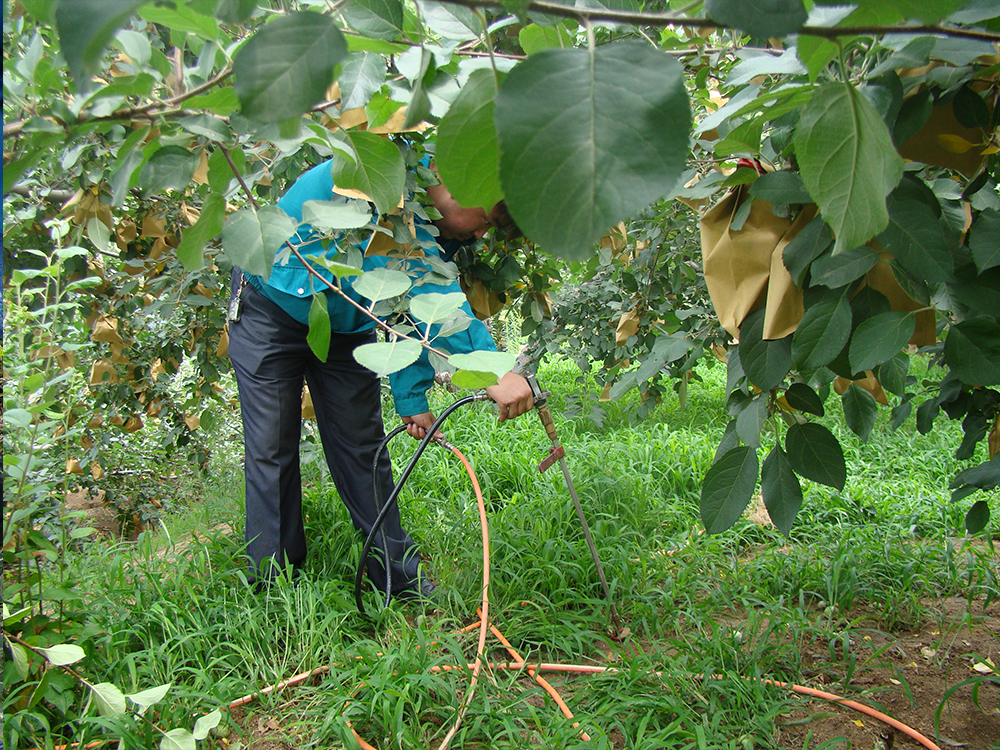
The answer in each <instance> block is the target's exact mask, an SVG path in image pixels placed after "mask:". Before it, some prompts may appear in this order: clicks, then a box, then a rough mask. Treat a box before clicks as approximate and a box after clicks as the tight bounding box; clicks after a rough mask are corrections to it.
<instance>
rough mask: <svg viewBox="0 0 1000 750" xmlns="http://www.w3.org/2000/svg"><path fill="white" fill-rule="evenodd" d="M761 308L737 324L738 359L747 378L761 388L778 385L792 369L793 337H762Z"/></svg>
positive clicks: (762, 310)
mask: <svg viewBox="0 0 1000 750" xmlns="http://www.w3.org/2000/svg"><path fill="white" fill-rule="evenodd" d="M763 333H764V308H760V309H758V310H755V311H754V312H752V313H750V315H748V316H747V317H746V320H744V321H743V324H742V325H741V326H740V345H739V346H740V362H742V363H743V371H744V372H745V373H746V376H747V378H748V379H749V380H750V382H751V383H753V384H754V385H755V386H757V387H758V388H760V389H761V390H762V391H765V392H767V391H770V390H771V389H772V388H777V387H778V385H779V384H780V383H781V381H782V380H784V379H785V376H786V375H787V374H788V371H789V370H790V369H792V337H791V336H786V337H785V338H782V339H777V340H774V341H765V340H763V339H762V338H761V337H762V335H763Z"/></svg>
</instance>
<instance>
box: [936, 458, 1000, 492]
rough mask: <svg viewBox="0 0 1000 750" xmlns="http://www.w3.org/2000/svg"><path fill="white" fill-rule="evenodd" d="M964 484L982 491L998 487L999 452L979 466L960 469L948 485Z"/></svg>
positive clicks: (957, 485) (999, 471) (951, 487)
mask: <svg viewBox="0 0 1000 750" xmlns="http://www.w3.org/2000/svg"><path fill="white" fill-rule="evenodd" d="M965 485H968V486H970V487H977V488H978V489H981V490H984V491H989V490H993V489H996V488H997V487H1000V453H998V454H997V455H995V456H994V457H993V458H991V459H990V460H989V461H986V462H984V463H981V464H979V466H973V467H972V468H971V469H964V470H963V471H960V472H959V473H958V475H957V476H956V477H955V478H954V479H953V480H952V481H951V484H949V485H948V487H949V488H950V489H954V488H956V487H962V486H965Z"/></svg>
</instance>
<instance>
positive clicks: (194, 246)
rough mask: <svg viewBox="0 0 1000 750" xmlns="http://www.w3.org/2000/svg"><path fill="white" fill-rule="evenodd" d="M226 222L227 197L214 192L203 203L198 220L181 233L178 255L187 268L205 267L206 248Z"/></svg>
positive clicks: (193, 269) (191, 269)
mask: <svg viewBox="0 0 1000 750" xmlns="http://www.w3.org/2000/svg"><path fill="white" fill-rule="evenodd" d="M225 223H226V199H225V198H223V197H222V196H221V195H216V194H215V193H212V194H211V195H209V196H208V197H207V198H206V199H205V202H204V203H203V204H202V206H201V214H200V215H199V216H198V221H196V222H195V223H194V225H193V226H190V227H188V228H187V229H185V230H184V232H183V233H182V234H181V244H180V245H179V246H178V247H177V257H178V258H179V259H180V261H181V263H183V264H184V268H185V270H188V271H197V270H199V269H201V268H204V267H205V257H204V250H205V248H206V247H207V246H208V243H209V242H211V241H212V240H213V239H215V238H216V237H217V236H218V235H219V234H220V233H221V232H222V228H223V227H224V226H225Z"/></svg>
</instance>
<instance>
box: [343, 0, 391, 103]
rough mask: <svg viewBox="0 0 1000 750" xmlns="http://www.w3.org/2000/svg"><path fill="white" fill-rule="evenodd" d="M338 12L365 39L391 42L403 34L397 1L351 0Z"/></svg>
mask: <svg viewBox="0 0 1000 750" xmlns="http://www.w3.org/2000/svg"><path fill="white" fill-rule="evenodd" d="M340 12H341V13H342V14H343V16H344V20H345V21H347V23H348V25H349V26H350V27H351V28H352V29H354V30H355V31H357V32H359V33H361V34H363V35H364V36H366V37H370V38H372V39H382V40H385V41H391V40H393V39H397V38H399V37H400V36H401V35H402V33H403V4H402V3H401V2H399V0H352V1H351V2H350V3H348V4H347V5H345V6H344V7H342V8H341V9H340ZM383 71H384V64H383ZM341 91H343V88H341ZM358 106H361V105H358ZM348 109H353V107H348Z"/></svg>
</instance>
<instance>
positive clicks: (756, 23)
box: [705, 0, 809, 38]
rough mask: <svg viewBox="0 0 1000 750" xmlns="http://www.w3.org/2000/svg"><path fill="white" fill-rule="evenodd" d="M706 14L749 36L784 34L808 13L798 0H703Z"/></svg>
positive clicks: (801, 22) (765, 36) (792, 28)
mask: <svg viewBox="0 0 1000 750" xmlns="http://www.w3.org/2000/svg"><path fill="white" fill-rule="evenodd" d="M705 11H706V13H708V16H709V18H711V19H712V20H713V21H716V22H717V23H720V24H724V25H725V26H729V27H731V28H734V29H739V30H740V31H745V32H746V33H747V34H749V35H750V36H755V37H764V38H767V37H771V36H785V35H786V34H791V33H793V32H795V31H798V30H799V29H800V28H802V26H803V25H805V22H806V19H807V18H808V17H809V13H808V11H806V7H805V5H804V4H803V2H802V0H705Z"/></svg>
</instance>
